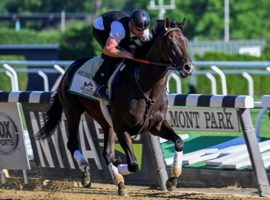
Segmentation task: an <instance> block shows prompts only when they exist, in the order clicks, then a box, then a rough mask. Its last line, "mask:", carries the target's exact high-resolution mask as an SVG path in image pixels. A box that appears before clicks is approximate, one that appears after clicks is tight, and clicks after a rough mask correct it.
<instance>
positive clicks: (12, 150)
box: [0, 103, 30, 170]
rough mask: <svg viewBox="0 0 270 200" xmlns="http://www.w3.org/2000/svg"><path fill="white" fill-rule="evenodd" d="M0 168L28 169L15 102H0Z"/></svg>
mask: <svg viewBox="0 0 270 200" xmlns="http://www.w3.org/2000/svg"><path fill="white" fill-rule="evenodd" d="M0 169H14V170H17V169H30V166H29V161H28V158H27V153H26V149H25V145H24V135H23V129H22V123H21V119H20V115H19V112H18V106H17V103H0Z"/></svg>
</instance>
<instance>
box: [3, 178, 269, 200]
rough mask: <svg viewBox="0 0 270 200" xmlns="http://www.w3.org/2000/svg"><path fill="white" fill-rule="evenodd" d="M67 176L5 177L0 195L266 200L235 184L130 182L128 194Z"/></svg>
mask: <svg viewBox="0 0 270 200" xmlns="http://www.w3.org/2000/svg"><path fill="white" fill-rule="evenodd" d="M77 184H78V183H77V182H73V181H70V180H65V181H51V180H41V179H32V180H30V181H29V184H27V185H23V182H22V180H18V179H12V178H10V179H7V183H6V184H2V185H0V199H27V200H30V199H33V200H34V199H35V200H36V199H66V200H74V199H76V200H78V199H82V200H84V199H85V200H86V199H87V200H89V199H92V200H94V199H95V200H121V199H138V200H139V199H140V200H148V199H164V200H165V199H168V200H169V199H170V200H173V199H189V200H190V199H200V200H202V199H206V200H214V199H215V200H222V199H224V200H227V199H228V200H251V199H252V200H256V199H258V200H266V199H269V200H270V197H258V194H256V193H255V192H256V189H247V188H245V189H243V188H238V187H227V188H177V189H176V190H175V191H173V192H163V191H160V190H157V189H155V188H150V187H143V186H130V185H129V194H130V196H129V197H119V196H118V195H117V188H116V187H115V185H113V184H101V183H93V185H92V188H83V187H78V186H77Z"/></svg>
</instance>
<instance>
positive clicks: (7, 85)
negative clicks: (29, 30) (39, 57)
mask: <svg viewBox="0 0 270 200" xmlns="http://www.w3.org/2000/svg"><path fill="white" fill-rule="evenodd" d="M0 60H22V61H23V60H25V58H24V57H23V56H15V55H14V56H12V55H11V56H1V55H0ZM12 67H13V68H15V69H18V68H26V66H12ZM0 69H5V68H4V67H3V66H2V65H1V66H0ZM18 80H19V89H20V90H26V89H27V82H28V76H27V73H18ZM0 83H1V84H0V90H7V91H9V90H12V86H11V80H10V78H9V77H8V76H7V75H6V74H5V72H3V73H0Z"/></svg>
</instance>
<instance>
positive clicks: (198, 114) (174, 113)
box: [167, 109, 239, 131]
mask: <svg viewBox="0 0 270 200" xmlns="http://www.w3.org/2000/svg"><path fill="white" fill-rule="evenodd" d="M167 119H168V120H169V123H170V125H171V126H172V127H173V128H175V129H180V130H198V129H200V130H213V131H223V130H227V131H228V130H231V131H232V130H234V131H239V125H238V121H237V113H236V112H235V110H227V109H226V110H225V109H218V110H198V109H197V110H189V109H181V110H179V109H178V110H175V109H169V110H168V113H167Z"/></svg>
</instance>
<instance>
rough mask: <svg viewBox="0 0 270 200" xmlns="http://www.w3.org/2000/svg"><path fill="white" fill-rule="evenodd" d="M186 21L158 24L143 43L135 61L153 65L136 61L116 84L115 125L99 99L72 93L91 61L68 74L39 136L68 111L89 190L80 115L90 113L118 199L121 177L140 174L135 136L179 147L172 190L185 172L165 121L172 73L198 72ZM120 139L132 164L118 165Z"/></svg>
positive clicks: (71, 144)
mask: <svg viewBox="0 0 270 200" xmlns="http://www.w3.org/2000/svg"><path fill="white" fill-rule="evenodd" d="M183 23H184V22H181V23H178V22H174V21H172V20H168V19H167V20H158V21H157V22H156V24H155V26H154V28H153V30H152V38H151V40H150V41H148V42H145V43H143V44H142V45H141V47H138V48H137V49H136V52H135V57H137V58H144V59H147V60H148V61H149V60H150V61H153V62H150V64H149V63H148V64H145V63H140V62H137V61H133V60H126V61H125V64H126V67H125V69H124V70H123V71H122V72H121V74H120V76H118V78H117V79H116V80H115V81H114V82H113V85H112V96H111V101H110V106H109V109H110V114H111V117H112V123H113V126H111V125H110V124H109V123H108V122H107V121H106V119H105V117H104V116H103V114H102V111H101V107H100V102H99V101H97V100H89V99H86V98H83V97H80V96H78V95H74V94H71V93H69V92H68V87H69V85H70V81H71V80H72V76H73V74H74V73H75V71H76V70H77V69H78V68H79V67H80V66H81V65H82V64H83V63H85V62H86V61H87V60H89V58H83V59H80V60H77V61H75V62H74V63H73V64H72V65H71V66H69V68H68V69H67V70H66V72H65V74H64V76H63V78H62V80H61V83H60V85H59V88H58V91H57V94H56V95H55V96H54V99H53V104H52V106H51V107H50V109H49V111H48V112H47V117H46V118H45V125H44V126H43V128H42V129H41V130H40V132H39V133H38V137H39V138H41V139H45V138H47V137H49V136H50V135H51V134H52V133H53V130H54V128H55V127H56V126H57V124H58V122H59V121H60V119H61V113H62V111H64V113H65V115H66V118H67V123H68V134H69V135H68V143H67V145H68V149H69V150H70V152H71V154H72V155H73V156H74V158H75V160H76V161H77V163H78V165H79V167H80V169H81V170H82V172H83V181H82V183H83V184H84V186H89V185H90V184H91V182H90V174H89V169H88V163H87V161H86V160H85V159H84V157H83V155H82V153H81V151H80V149H79V142H78V139H77V131H78V126H79V122H80V117H81V115H82V114H83V113H84V112H87V113H88V114H89V115H90V116H91V117H92V118H93V119H95V120H96V121H97V122H98V123H99V124H100V125H101V127H102V129H103V131H104V151H103V155H104V158H105V161H106V163H107V165H108V168H109V171H110V173H111V175H112V178H113V180H114V182H115V184H116V185H117V186H118V188H119V189H118V193H119V195H128V192H127V190H126V188H125V185H124V178H123V176H122V175H126V174H129V173H132V172H135V171H136V170H138V164H137V161H136V158H135V155H134V152H133V148H132V136H136V135H137V134H141V133H145V132H146V131H148V132H150V133H151V134H153V135H156V136H159V137H162V138H164V139H167V140H170V141H172V142H173V143H174V144H175V156H174V162H173V166H172V170H171V176H170V178H169V180H168V181H167V184H166V185H167V188H168V190H172V189H173V188H174V187H176V184H177V178H178V177H179V176H180V175H181V171H182V154H183V146H184V144H183V141H182V139H181V138H180V137H179V136H178V135H177V134H176V133H175V132H174V131H173V129H172V128H171V127H170V125H169V123H168V122H167V120H166V118H165V116H166V112H167V107H168V101H167V96H166V83H167V78H168V74H169V70H170V69H172V70H175V71H176V72H178V73H179V76H180V77H182V78H184V77H187V76H189V75H191V73H192V71H193V65H192V63H191V59H190V57H189V54H188V50H187V39H186V37H185V36H184V35H183V33H182V27H183ZM116 137H117V138H118V140H119V143H120V145H121V147H122V148H123V150H124V151H125V154H126V158H127V164H119V163H117V162H115V153H114V144H115V139H116Z"/></svg>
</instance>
